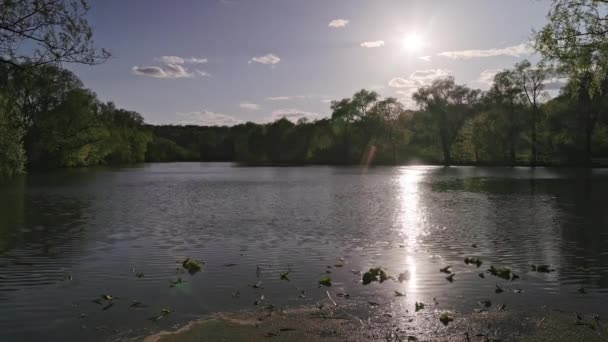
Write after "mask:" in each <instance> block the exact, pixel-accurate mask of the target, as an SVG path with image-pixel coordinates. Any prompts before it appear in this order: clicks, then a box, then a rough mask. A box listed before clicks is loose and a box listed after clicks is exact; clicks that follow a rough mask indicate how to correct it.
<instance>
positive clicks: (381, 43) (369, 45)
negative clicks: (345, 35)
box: [361, 40, 384, 48]
mask: <svg viewBox="0 0 608 342" xmlns="http://www.w3.org/2000/svg"><path fill="white" fill-rule="evenodd" d="M381 46H384V40H376V41H372V42H363V43H361V47H364V48H377V47H381Z"/></svg>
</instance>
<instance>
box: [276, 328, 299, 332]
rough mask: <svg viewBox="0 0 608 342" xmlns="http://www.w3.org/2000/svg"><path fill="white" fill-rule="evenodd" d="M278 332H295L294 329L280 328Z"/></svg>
mask: <svg viewBox="0 0 608 342" xmlns="http://www.w3.org/2000/svg"><path fill="white" fill-rule="evenodd" d="M279 331H296V329H294V328H281V329H279Z"/></svg>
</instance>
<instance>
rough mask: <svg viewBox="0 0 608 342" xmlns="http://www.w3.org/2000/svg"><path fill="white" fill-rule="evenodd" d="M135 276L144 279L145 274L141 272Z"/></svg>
mask: <svg viewBox="0 0 608 342" xmlns="http://www.w3.org/2000/svg"><path fill="white" fill-rule="evenodd" d="M135 276H136V277H137V278H143V277H144V274H143V273H141V272H139V273H137V274H135Z"/></svg>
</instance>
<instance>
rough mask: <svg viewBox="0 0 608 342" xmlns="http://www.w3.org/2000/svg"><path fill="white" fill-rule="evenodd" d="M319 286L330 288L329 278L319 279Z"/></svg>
mask: <svg viewBox="0 0 608 342" xmlns="http://www.w3.org/2000/svg"><path fill="white" fill-rule="evenodd" d="M319 285H321V286H331V278H330V277H323V278H321V279H319Z"/></svg>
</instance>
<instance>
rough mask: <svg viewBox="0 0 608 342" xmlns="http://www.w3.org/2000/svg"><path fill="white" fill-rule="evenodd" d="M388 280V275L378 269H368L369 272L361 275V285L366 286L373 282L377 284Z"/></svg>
mask: <svg viewBox="0 0 608 342" xmlns="http://www.w3.org/2000/svg"><path fill="white" fill-rule="evenodd" d="M387 279H388V275H387V274H386V272H384V270H383V269H382V268H380V267H376V268H370V269H369V271H367V272H365V273H364V274H363V278H362V281H363V285H368V284H370V283H371V282H373V281H377V282H379V283H382V282H384V281H385V280H387Z"/></svg>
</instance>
